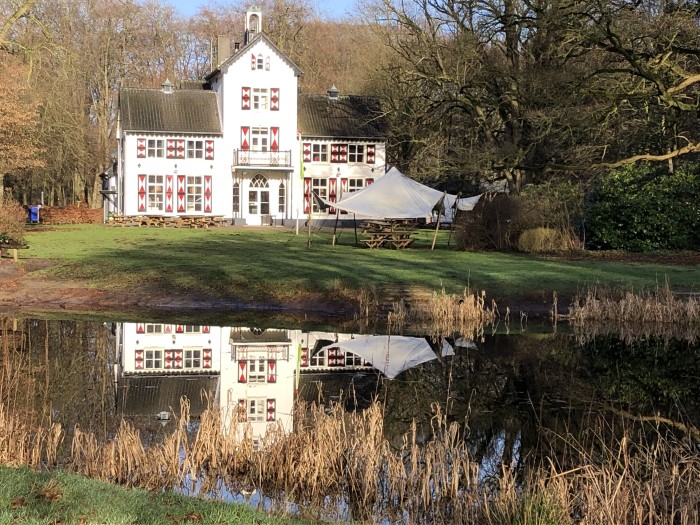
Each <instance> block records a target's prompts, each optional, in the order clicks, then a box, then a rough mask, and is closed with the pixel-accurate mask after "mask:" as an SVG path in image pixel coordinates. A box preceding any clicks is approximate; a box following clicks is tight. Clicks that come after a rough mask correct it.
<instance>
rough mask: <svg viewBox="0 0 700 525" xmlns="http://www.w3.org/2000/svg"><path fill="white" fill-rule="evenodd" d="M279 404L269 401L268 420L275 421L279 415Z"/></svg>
mask: <svg viewBox="0 0 700 525" xmlns="http://www.w3.org/2000/svg"><path fill="white" fill-rule="evenodd" d="M276 405H277V404H276V403H275V400H274V399H268V400H267V420H268V421H274V420H275V417H276V415H277V406H276Z"/></svg>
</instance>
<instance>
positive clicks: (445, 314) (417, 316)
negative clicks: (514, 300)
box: [394, 289, 499, 337]
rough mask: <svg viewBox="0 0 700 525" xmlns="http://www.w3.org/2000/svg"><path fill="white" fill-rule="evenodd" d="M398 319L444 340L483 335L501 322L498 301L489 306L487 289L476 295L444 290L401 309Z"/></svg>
mask: <svg viewBox="0 0 700 525" xmlns="http://www.w3.org/2000/svg"><path fill="white" fill-rule="evenodd" d="M397 306H398V305H397ZM394 317H395V319H400V320H402V321H403V322H410V323H411V325H412V326H414V325H415V326H417V327H423V328H425V330H426V333H429V335H432V336H434V337H443V336H445V335H451V334H454V333H460V334H474V333H476V334H480V333H481V332H483V329H484V326H486V325H489V324H493V323H495V322H496V321H497V320H498V318H499V312H498V306H497V305H496V303H495V301H493V300H491V302H490V303H489V302H488V301H487V299H486V292H485V291H483V290H482V291H481V293H475V292H471V291H470V290H468V289H465V290H464V292H462V295H457V294H448V293H446V292H445V290H442V291H440V292H433V293H432V295H431V296H430V298H429V299H427V300H426V301H419V302H417V303H416V304H413V305H411V307H410V308H405V307H404V308H400V307H399V308H397V311H396V312H395V315H394Z"/></svg>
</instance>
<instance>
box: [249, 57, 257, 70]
mask: <svg viewBox="0 0 700 525" xmlns="http://www.w3.org/2000/svg"><path fill="white" fill-rule="evenodd" d="M257 64H258V61H257V59H256V58H255V55H254V54H253V53H251V54H250V69H255V68H256V67H257Z"/></svg>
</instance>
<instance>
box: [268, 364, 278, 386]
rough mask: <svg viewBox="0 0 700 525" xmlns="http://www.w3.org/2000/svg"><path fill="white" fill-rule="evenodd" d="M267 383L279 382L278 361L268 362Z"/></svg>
mask: <svg viewBox="0 0 700 525" xmlns="http://www.w3.org/2000/svg"><path fill="white" fill-rule="evenodd" d="M267 382H268V383H276V382H277V360H276V359H270V360H269V361H268V362H267Z"/></svg>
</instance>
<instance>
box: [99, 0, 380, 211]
mask: <svg viewBox="0 0 700 525" xmlns="http://www.w3.org/2000/svg"><path fill="white" fill-rule="evenodd" d="M261 22H262V14H261V13H260V12H259V11H255V10H249V11H248V13H247V14H246V42H245V43H244V45H243V47H241V48H239V47H238V46H236V49H235V52H234V54H233V55H232V56H231V57H229V58H228V59H226V60H223V61H222V63H221V64H220V65H219V66H218V68H217V69H216V70H215V71H214V72H213V73H212V74H211V75H209V77H208V78H207V82H208V84H207V86H206V87H207V88H208V89H210V90H211V91H213V92H214V93H215V97H216V108H217V110H218V119H219V123H220V133H211V130H210V132H209V133H208V134H207V133H197V132H195V131H196V130H195V129H192V128H189V129H190V131H189V132H187V133H176V132H172V131H169V130H167V129H163V130H162V131H157V132H154V131H152V129H151V130H150V131H141V130H138V129H122V126H121V121H120V127H119V129H118V160H117V171H116V173H115V175H114V179H115V180H111V181H109V186H114V187H115V188H116V189H117V192H118V195H117V196H116V197H115V198H114V199H115V200H116V202H117V204H116V206H115V207H114V209H113V212H114V213H118V214H123V215H127V216H134V215H161V216H173V217H176V216H186V215H212V216H223V217H224V218H226V219H228V220H230V221H231V222H234V223H236V224H246V225H271V224H283V223H284V221H294V220H296V219H306V218H308V217H309V215H310V214H311V213H313V217H314V218H325V217H328V216H334V215H335V210H334V209H331V210H325V211H323V212H320V210H318V209H317V208H316V209H315V208H314V205H313V199H312V198H311V193H310V192H311V190H314V191H316V193H318V194H319V196H321V197H323V198H327V199H329V200H331V201H333V200H337V199H339V198H340V195H341V193H342V192H348V191H353V190H354V189H359V188H362V187H364V186H365V185H366V184H371V182H373V181H374V180H375V179H376V178H377V177H380V176H381V175H382V174H383V173H384V171H385V163H386V146H385V141H384V139H383V138H381V139H380V138H377V137H376V136H375V137H367V138H363V137H362V136H356V135H362V133H361V132H357V133H344V134H343V136H333V135H330V136H329V135H327V134H326V135H323V136H320V135H318V134H316V135H313V136H312V135H309V134H306V131H307V130H304V129H299V104H298V101H299V96H300V95H299V94H298V78H299V75H300V74H301V71H300V70H299V68H298V67H297V66H296V65H295V64H294V63H293V62H291V61H290V60H289V59H288V58H287V57H286V56H284V55H283V54H282V53H281V52H280V51H279V49H277V47H276V46H275V45H274V44H273V43H272V42H271V41H270V40H269V39H268V38H267V37H266V36H265V35H264V34H262V33H260V31H259V28H260V27H262V24H261ZM132 91H133V90H132ZM170 91H172V86H171V85H170V84H169V83H167V82H166V83H165V84H164V85H163V95H162V96H163V97H167V96H168V92H170ZM329 93H330V92H329ZM170 94H171V95H172V93H170ZM336 96H337V91H336ZM159 103H160V102H159ZM164 106H165V105H164ZM190 110H192V111H195V109H192V108H189V107H182V108H178V110H177V111H178V112H181V113H183V112H188V111H190ZM212 112H213V110H212ZM163 120H165V119H163ZM163 126H165V124H163ZM349 137H351V138H349ZM110 209H112V208H110Z"/></svg>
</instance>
